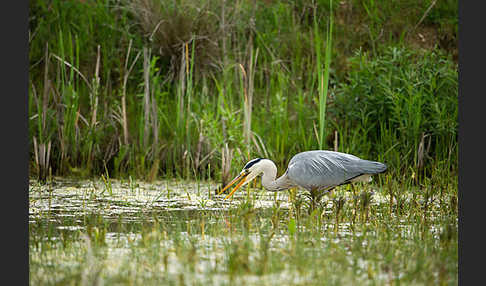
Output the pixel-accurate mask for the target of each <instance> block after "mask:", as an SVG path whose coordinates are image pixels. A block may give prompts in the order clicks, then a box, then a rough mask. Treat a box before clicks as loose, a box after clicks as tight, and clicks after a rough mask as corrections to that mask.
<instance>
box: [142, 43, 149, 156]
mask: <svg viewBox="0 0 486 286" xmlns="http://www.w3.org/2000/svg"><path fill="white" fill-rule="evenodd" d="M143 78H144V96H143V99H144V106H143V110H144V134H143V148H144V149H146V148H147V144H148V135H149V129H150V126H149V124H150V122H149V121H150V53H149V50H148V48H147V47H143Z"/></svg>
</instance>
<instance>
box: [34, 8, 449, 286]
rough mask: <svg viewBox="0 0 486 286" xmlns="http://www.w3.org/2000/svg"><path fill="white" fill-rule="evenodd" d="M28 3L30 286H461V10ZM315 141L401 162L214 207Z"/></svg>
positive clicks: (252, 191) (245, 194) (256, 190)
mask: <svg viewBox="0 0 486 286" xmlns="http://www.w3.org/2000/svg"><path fill="white" fill-rule="evenodd" d="M29 5H30V15H29V47H30V50H29V59H30V68H29V102H28V103H29V132H30V138H29V139H30V140H31V143H32V144H30V146H31V147H30V148H31V149H30V158H31V162H30V176H31V182H30V186H29V266H30V275H29V279H30V283H31V284H32V285H97V284H103V285H114V284H116V285H141V284H144V285H146V284H147V285H152V284H153V285H161V284H164V285H176V284H178V285H185V284H189V285H193V284H195V285H207V284H209V285H214V284H218V285H235V284H236V285H267V284H268V285H274V284H280V285H282V284H288V283H292V284H296V285H322V284H324V285H390V284H393V285H395V284H406V285H456V284H457V280H458V276H457V268H458V251H457V250H458V248H457V231H458V227H457V213H458V211H457V198H458V196H457V192H458V189H457V173H458V164H457V161H458V136H457V126H458V123H457V118H458V108H457V97H458V66H457V23H458V21H457V10H458V7H457V6H458V1H457V0H441V1H436V0H427V1H416V0H399V1H385V0H382V1H379V0H345V1H332V0H315V1H302V0H296V1H290V0H288V1H271V0H265V1H248V0H237V1H229V0H203V1H194V0H171V1H166V0H105V1H95V0H73V1H62V0H38V1H30V2H29ZM319 148H322V149H331V150H337V151H341V152H346V153H351V154H354V155H357V156H359V157H362V158H363V159H369V160H376V161H380V162H384V163H386V164H387V165H388V170H387V172H386V173H384V174H380V175H377V176H374V177H373V179H374V181H373V182H372V183H370V184H362V183H358V184H357V186H355V188H354V189H350V188H349V185H348V186H343V187H339V188H337V189H336V190H334V191H333V192H332V193H331V194H330V195H326V196H324V198H323V200H322V201H321V202H320V203H319V204H318V205H317V206H316V207H315V208H310V207H309V204H310V202H309V200H308V198H307V197H306V196H305V193H303V192H298V191H297V190H289V191H285V192H279V193H276V194H275V193H267V192H263V191H261V187H260V186H259V183H258V182H257V183H255V184H250V185H249V186H248V187H247V188H246V191H244V190H242V191H241V192H239V193H237V194H236V195H235V196H234V200H232V201H230V202H228V201H223V200H222V196H217V195H215V190H216V188H217V187H218V186H220V185H221V183H223V184H225V183H227V182H228V181H229V179H231V178H232V177H233V176H234V174H235V173H236V172H238V171H240V169H241V167H242V166H243V164H244V163H245V162H246V161H247V160H248V159H251V158H255V157H266V158H270V159H272V160H273V161H275V163H276V164H277V166H278V169H279V175H280V174H282V172H284V170H285V167H286V166H287V163H288V161H289V160H290V158H291V157H292V156H293V155H294V154H296V153H298V152H301V151H306V150H312V149H319ZM63 177H64V178H63ZM66 178H70V180H73V181H70V180H67V179H66ZM289 281H290V282H289Z"/></svg>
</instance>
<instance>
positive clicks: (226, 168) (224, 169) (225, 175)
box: [221, 143, 233, 187]
mask: <svg viewBox="0 0 486 286" xmlns="http://www.w3.org/2000/svg"><path fill="white" fill-rule="evenodd" d="M232 160H233V149H229V148H228V143H225V144H224V146H223V148H222V149H221V184H222V185H223V187H224V186H226V184H227V183H228V182H229V181H230V171H231V161H232Z"/></svg>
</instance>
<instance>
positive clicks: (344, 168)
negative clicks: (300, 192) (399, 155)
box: [287, 150, 387, 190]
mask: <svg viewBox="0 0 486 286" xmlns="http://www.w3.org/2000/svg"><path fill="white" fill-rule="evenodd" d="M386 168H387V167H386V165H385V164H383V163H380V162H375V161H368V160H363V159H360V158H358V157H356V156H354V155H350V154H346V153H341V152H334V151H325V150H314V151H306V152H302V153H298V154H296V155H295V156H294V157H292V159H291V160H290V162H289V167H288V169H287V176H288V177H289V179H290V180H292V181H293V182H295V183H296V184H297V185H299V186H301V187H303V188H305V189H307V190H312V189H326V188H329V187H334V186H338V185H341V184H345V183H348V182H349V181H350V180H352V179H353V178H356V177H358V176H361V175H363V174H377V173H381V172H384V171H385V170H386Z"/></svg>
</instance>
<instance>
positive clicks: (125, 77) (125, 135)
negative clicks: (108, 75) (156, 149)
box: [121, 39, 141, 145]
mask: <svg viewBox="0 0 486 286" xmlns="http://www.w3.org/2000/svg"><path fill="white" fill-rule="evenodd" d="M132 43H133V40H132V39H130V43H129V44H128V51H127V57H126V59H125V66H124V70H123V84H122V98H121V109H122V127H123V143H124V144H125V145H128V137H129V134H128V117H127V103H126V97H127V82H128V77H129V75H130V73H131V71H132V69H133V67H134V66H135V63H136V62H137V60H138V58H139V57H140V53H141V52H140V51H139V52H138V53H137V55H136V56H135V59H134V60H133V62H132V64H131V65H130V68H128V59H129V58H130V51H131V48H132Z"/></svg>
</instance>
